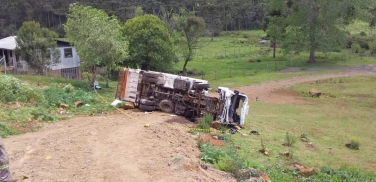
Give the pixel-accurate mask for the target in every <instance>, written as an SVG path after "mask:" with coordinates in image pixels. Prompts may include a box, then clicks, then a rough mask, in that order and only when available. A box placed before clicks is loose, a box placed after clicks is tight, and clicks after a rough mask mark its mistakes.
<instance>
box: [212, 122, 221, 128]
mask: <svg viewBox="0 0 376 182" xmlns="http://www.w3.org/2000/svg"><path fill="white" fill-rule="evenodd" d="M212 127H213V128H214V129H216V130H218V129H219V128H221V123H220V122H219V121H214V122H213V123H212Z"/></svg>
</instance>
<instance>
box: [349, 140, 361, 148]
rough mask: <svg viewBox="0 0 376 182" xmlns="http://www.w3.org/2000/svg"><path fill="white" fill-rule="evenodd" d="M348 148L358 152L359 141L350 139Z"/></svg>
mask: <svg viewBox="0 0 376 182" xmlns="http://www.w3.org/2000/svg"><path fill="white" fill-rule="evenodd" d="M349 148H350V149H354V150H359V141H358V140H357V139H351V141H350V146H349Z"/></svg>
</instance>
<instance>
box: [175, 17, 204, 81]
mask: <svg viewBox="0 0 376 182" xmlns="http://www.w3.org/2000/svg"><path fill="white" fill-rule="evenodd" d="M173 19H174V21H175V23H176V28H177V30H179V31H180V32H181V34H182V35H183V37H184V40H185V45H186V46H185V47H186V50H187V52H186V53H185V54H184V57H185V60H184V66H183V73H184V74H186V73H187V64H188V62H189V61H191V60H192V58H193V56H194V53H195V50H196V49H197V48H198V44H199V39H200V38H201V37H202V36H203V35H204V34H205V31H206V29H205V21H204V19H202V18H201V17H197V16H195V15H194V14H193V13H190V14H188V13H187V12H186V11H182V12H181V14H180V15H176V14H175V15H174V17H173Z"/></svg>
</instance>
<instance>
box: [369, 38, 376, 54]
mask: <svg viewBox="0 0 376 182" xmlns="http://www.w3.org/2000/svg"><path fill="white" fill-rule="evenodd" d="M369 49H370V50H371V55H375V54H376V40H374V41H372V42H371V43H370V44H369Z"/></svg>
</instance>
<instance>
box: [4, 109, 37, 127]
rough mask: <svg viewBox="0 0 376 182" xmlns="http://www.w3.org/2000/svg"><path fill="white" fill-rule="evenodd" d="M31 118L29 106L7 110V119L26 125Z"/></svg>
mask: <svg viewBox="0 0 376 182" xmlns="http://www.w3.org/2000/svg"><path fill="white" fill-rule="evenodd" d="M32 119H33V115H32V110H31V109H30V108H26V107H25V108H20V109H17V110H13V111H10V112H9V115H8V120H10V121H12V122H14V123H16V124H17V125H20V126H22V127H26V126H27V123H28V122H29V121H31V120H32Z"/></svg>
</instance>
